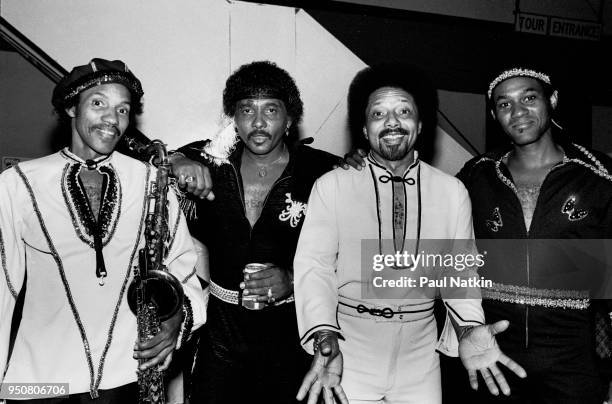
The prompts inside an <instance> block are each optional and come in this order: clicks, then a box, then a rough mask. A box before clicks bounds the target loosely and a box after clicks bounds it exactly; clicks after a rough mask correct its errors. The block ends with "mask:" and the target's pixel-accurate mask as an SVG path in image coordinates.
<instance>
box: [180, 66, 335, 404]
mask: <svg viewBox="0 0 612 404" xmlns="http://www.w3.org/2000/svg"><path fill="white" fill-rule="evenodd" d="M223 110H224V113H225V114H226V115H227V117H229V118H231V124H230V125H229V126H228V129H227V130H226V131H225V132H224V133H222V134H221V136H222V137H226V138H227V139H229V140H230V142H229V143H230V144H231V143H233V140H236V145H235V147H234V148H233V151H231V153H230V154H229V156H228V157H227V158H222V157H221V158H220V157H219V156H218V155H217V154H216V153H214V152H213V151H211V149H210V148H208V147H207V146H206V145H205V142H196V143H193V144H190V145H187V146H184V147H182V148H181V149H180V150H179V151H181V152H182V153H184V154H185V155H186V156H187V157H189V158H191V159H193V160H196V161H199V162H201V163H203V164H204V165H206V166H207V167H208V169H209V170H210V174H211V177H212V182H213V184H214V193H215V198H214V200H212V201H207V200H198V201H196V202H195V210H194V211H192V212H191V213H192V214H193V215H192V216H191V219H190V223H189V228H190V230H191V233H192V235H193V236H194V237H195V238H197V239H198V240H200V241H201V242H202V243H203V244H204V245H205V246H206V249H207V251H208V261H209V271H210V290H211V294H212V296H211V298H210V302H209V306H208V324H207V327H206V328H205V329H203V333H202V336H201V341H200V344H199V348H198V356H197V359H196V365H195V369H194V374H193V396H192V397H191V399H192V402H196V403H234V402H235V403H238V402H265V403H279V404H280V403H282V404H286V403H290V402H293V401H295V394H296V391H297V389H298V387H299V383H300V380H301V378H302V376H303V374H304V373H305V372H306V369H307V367H308V357H307V355H306V354H305V352H303V350H302V349H301V347H300V343H299V338H298V333H297V327H296V317H295V305H294V303H293V256H294V253H295V247H296V244H297V238H298V235H299V232H300V229H301V227H302V222H303V220H304V215H305V211H306V200H307V198H308V194H309V193H310V189H311V187H312V184H313V182H314V180H315V179H316V178H317V177H319V176H320V175H321V174H323V173H325V172H327V171H328V170H330V169H331V168H332V165H333V164H335V163H337V162H338V158H337V157H335V156H333V155H331V154H329V153H326V152H323V151H320V150H316V149H312V148H310V147H307V146H304V145H302V144H301V143H300V142H299V141H298V140H297V128H298V124H299V123H300V120H301V118H302V114H303V105H302V100H301V99H300V93H299V90H298V88H297V87H296V85H295V82H294V81H293V79H292V78H291V76H290V75H289V74H288V73H287V72H286V71H285V70H283V69H281V68H279V67H278V66H276V65H275V64H274V63H271V62H268V61H260V62H253V63H249V64H246V65H243V66H241V67H239V68H238V69H237V70H236V71H235V72H234V73H233V74H232V75H231V76H230V77H229V78H228V79H227V82H226V86H225V90H224V91H223ZM214 141H215V140H213V142H214ZM253 263H255V264H256V265H249V264H253ZM257 270H259V271H258V272H254V271H257Z"/></svg>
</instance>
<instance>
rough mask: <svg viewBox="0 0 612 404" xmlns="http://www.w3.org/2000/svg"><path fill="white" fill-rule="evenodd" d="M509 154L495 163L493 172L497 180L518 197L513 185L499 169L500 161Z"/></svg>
mask: <svg viewBox="0 0 612 404" xmlns="http://www.w3.org/2000/svg"><path fill="white" fill-rule="evenodd" d="M509 154H510V152H508V153H506V154H504V155H503V156H502V158H500V159H499V160H496V161H495V172H496V173H497V178H499V179H500V181H501V182H503V183H504V184H506V185H507V186H508V187H509V188H510V189H511V190H513V191H514V193H515V194H517V195H518V190H517V189H516V186H515V185H514V183H513V182H512V181H510V179H509V178H508V177H506V176H505V175H504V173H502V172H501V168H500V166H501V162H502V160H503V159H505V158H506V157H508V155H509Z"/></svg>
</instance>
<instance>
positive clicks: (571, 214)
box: [561, 195, 589, 222]
mask: <svg viewBox="0 0 612 404" xmlns="http://www.w3.org/2000/svg"><path fill="white" fill-rule="evenodd" d="M577 199H578V198H576V196H574V195H571V196H570V197H569V198H567V200H566V201H565V203H564V204H563V207H562V208H561V213H563V214H565V215H567V218H568V219H569V221H570V222H577V221H578V220H582V219H584V218H585V217H587V216H588V215H589V212H587V211H586V210H582V209H578V208H577V207H576V202H577Z"/></svg>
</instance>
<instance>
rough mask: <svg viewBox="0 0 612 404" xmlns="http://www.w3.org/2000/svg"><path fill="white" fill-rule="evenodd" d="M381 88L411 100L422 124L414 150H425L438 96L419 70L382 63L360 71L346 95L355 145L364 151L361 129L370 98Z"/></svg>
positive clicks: (431, 128) (399, 64)
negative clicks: (400, 90) (394, 90)
mask: <svg viewBox="0 0 612 404" xmlns="http://www.w3.org/2000/svg"><path fill="white" fill-rule="evenodd" d="M382 87H395V88H401V89H402V90H404V91H406V92H407V93H409V94H410V95H412V97H413V98H414V101H415V103H416V105H417V108H418V110H419V117H420V119H421V121H422V123H423V134H422V135H421V136H419V140H418V141H417V147H418V146H419V145H421V147H420V149H422V148H424V147H426V146H425V145H424V144H423V139H426V138H432V136H427V134H428V133H430V132H431V131H433V130H434V129H435V127H436V119H437V108H438V96H437V93H436V90H435V89H434V87H433V85H432V83H431V81H430V79H429V77H428V76H427V75H426V74H425V72H423V71H422V70H421V69H419V68H417V67H416V66H413V65H407V64H403V63H393V64H391V63H383V64H379V65H375V66H372V67H366V68H364V69H363V70H361V71H359V72H358V73H357V75H356V76H355V78H354V79H353V81H352V82H351V85H350V87H349V92H348V119H349V127H350V130H351V134H352V136H353V140H354V142H355V143H356V144H357V145H358V146H361V147H365V146H366V144H365V143H364V139H363V135H362V129H363V126H364V125H365V121H366V108H367V106H368V99H369V97H370V95H371V94H372V93H373V92H374V91H376V90H378V89H379V88H382Z"/></svg>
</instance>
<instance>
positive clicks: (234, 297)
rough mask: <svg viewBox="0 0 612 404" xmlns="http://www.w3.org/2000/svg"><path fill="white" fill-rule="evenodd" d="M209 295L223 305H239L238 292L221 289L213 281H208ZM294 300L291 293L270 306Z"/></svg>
mask: <svg viewBox="0 0 612 404" xmlns="http://www.w3.org/2000/svg"><path fill="white" fill-rule="evenodd" d="M210 293H211V294H212V295H213V296H214V297H216V298H217V299H219V300H222V301H224V302H225V303H229V304H236V305H239V304H241V302H240V300H241V298H240V292H238V291H237V290H230V289H225V288H222V287H221V286H219V285H217V284H216V283H215V282H213V281H210ZM294 300H295V297H294V296H293V293H292V294H291V296H289V297H288V298H286V299H283V300H280V301H278V302H274V303H273V304H271V306H278V305H281V304H284V303H291V302H293V301H294Z"/></svg>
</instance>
